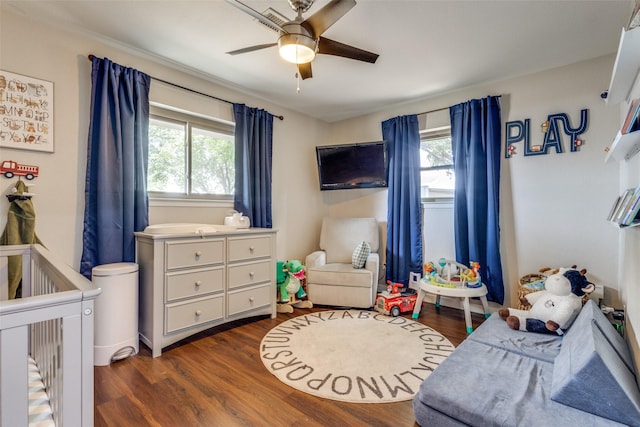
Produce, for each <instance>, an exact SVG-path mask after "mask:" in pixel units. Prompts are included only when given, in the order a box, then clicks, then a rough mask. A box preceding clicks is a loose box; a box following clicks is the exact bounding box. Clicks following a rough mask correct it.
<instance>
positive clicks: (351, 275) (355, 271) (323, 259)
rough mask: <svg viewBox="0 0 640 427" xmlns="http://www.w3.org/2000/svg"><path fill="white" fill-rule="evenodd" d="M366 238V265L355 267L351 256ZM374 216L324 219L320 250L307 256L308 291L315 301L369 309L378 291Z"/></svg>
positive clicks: (378, 243) (376, 232) (378, 266)
mask: <svg viewBox="0 0 640 427" xmlns="http://www.w3.org/2000/svg"><path fill="white" fill-rule="evenodd" d="M363 241H366V242H367V243H369V245H370V247H371V253H370V254H369V256H368V258H367V260H366V262H365V265H364V268H354V267H353V265H352V255H353V252H354V250H355V249H356V247H357V246H358V245H359V244H360V243H361V242H363ZM379 247H380V238H379V230H378V222H377V221H376V219H375V218H329V217H327V218H324V219H323V221H322V230H321V232H320V250H319V251H315V252H313V253H311V254H309V255H308V256H307V257H306V259H305V265H306V267H307V293H308V294H309V299H310V300H311V301H313V303H314V304H322V305H332V306H340V307H357V308H370V307H372V306H373V305H374V302H375V299H376V294H377V292H378V275H379V271H380V257H379V255H378V250H379Z"/></svg>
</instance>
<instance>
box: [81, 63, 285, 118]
mask: <svg viewBox="0 0 640 427" xmlns="http://www.w3.org/2000/svg"><path fill="white" fill-rule="evenodd" d="M88 58H89V61H93V58H96V56H95V55H91V54H90V55H89V56H88ZM149 77H151V78H152V79H153V80H156V81H159V82H160V83H164V84H166V85H169V86H173V87H177V88H178V89H182V90H186V91H187V92H192V93H195V94H198V95H202V96H206V97H207V98H211V99H215V100H216V101H221V102H226V103H227V104H234V102H233V101H229V100H227V99H222V98H218V97H217V96H213V95H209V94H207V93H203V92H199V91H197V90H194V89H189V88H188V87H184V86H180V85H179V84H176V83H171V82H168V81H166V80H162V79H159V78H157V77H153V76H149ZM269 114H271V113H269ZM273 117H275V118H277V119H280V120H284V116H276V115H275V114H274V115H273Z"/></svg>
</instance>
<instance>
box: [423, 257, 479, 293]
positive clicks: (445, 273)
mask: <svg viewBox="0 0 640 427" xmlns="http://www.w3.org/2000/svg"><path fill="white" fill-rule="evenodd" d="M470 265H471V267H467V266H466V265H464V264H460V263H459V262H456V261H452V260H448V259H445V258H440V259H439V260H438V264H437V266H436V265H435V264H434V263H433V262H432V261H429V262H427V263H426V264H424V278H423V279H422V280H425V281H426V280H428V281H429V282H430V283H431V284H433V285H436V286H442V287H445V288H464V287H467V288H478V287H480V286H482V281H481V278H480V264H479V263H478V262H476V261H472V262H471V263H470Z"/></svg>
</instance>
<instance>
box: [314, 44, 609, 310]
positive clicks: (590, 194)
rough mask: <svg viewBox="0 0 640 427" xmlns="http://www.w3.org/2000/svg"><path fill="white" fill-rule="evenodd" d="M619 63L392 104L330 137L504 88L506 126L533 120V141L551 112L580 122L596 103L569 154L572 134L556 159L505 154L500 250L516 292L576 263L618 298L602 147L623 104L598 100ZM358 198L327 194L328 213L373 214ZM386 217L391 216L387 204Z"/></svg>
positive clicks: (346, 136)
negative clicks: (543, 273) (526, 278)
mask: <svg viewBox="0 0 640 427" xmlns="http://www.w3.org/2000/svg"><path fill="white" fill-rule="evenodd" d="M613 61H614V57H613V56H607V57H603V58H598V59H595V60H592V61H587V62H584V63H580V64H574V65H571V66H568V67H563V68H558V69H555V70H551V71H546V72H542V73H537V74H531V75H528V76H524V77H520V78H517V79H511V80H507V81H501V82H496V83H493V84H487V85H482V86H476V87H471V88H465V89H462V90H460V91H457V92H455V93H451V94H448V95H444V96H441V97H438V98H434V99H429V100H424V101H419V102H414V103H411V104H405V105H403V106H400V107H390V108H389V109H388V110H387V111H384V112H379V113H375V114H370V115H368V116H366V117H359V118H356V119H352V120H348V121H344V122H341V123H335V124H333V125H332V127H331V129H330V132H331V133H330V134H331V138H332V139H333V140H335V141H336V142H337V143H338V142H348V141H354V140H356V141H357V140H368V139H379V138H380V137H381V127H380V123H381V122H382V121H384V120H386V119H388V118H390V117H394V116H397V115H402V114H411V113H420V112H423V111H430V110H435V109H439V108H442V107H447V106H450V105H453V104H456V103H459V102H463V101H466V100H468V99H472V98H479V97H485V96H487V95H498V94H501V95H502V98H501V105H502V120H503V122H507V121H512V120H524V119H526V118H530V119H531V123H532V125H531V127H532V129H531V130H532V132H531V141H532V143H534V144H536V143H537V144H540V143H541V142H542V134H541V133H540V131H539V124H540V123H542V122H543V121H545V120H546V118H547V116H548V115H549V114H555V113H567V115H568V116H569V118H570V119H571V125H572V127H574V128H575V127H577V126H578V125H579V120H580V110H581V109H583V108H588V109H589V127H588V130H587V132H586V133H585V134H583V135H581V137H582V138H584V139H585V145H584V146H583V147H582V148H581V149H580V151H579V152H576V153H571V152H569V146H568V143H569V141H568V140H567V138H566V136H565V137H564V141H563V145H564V148H565V152H564V153H562V154H556V153H555V151H554V150H552V151H551V152H550V154H548V155H543V156H531V157H524V156H523V154H522V153H523V152H524V149H523V148H522V147H519V149H518V152H519V153H520V154H518V155H515V156H513V157H512V158H511V159H504V158H503V160H502V177H501V180H502V184H501V187H502V192H501V233H502V248H501V255H502V259H503V268H504V276H505V279H506V283H507V284H509V285H511V288H512V289H511V290H512V291H513V290H515V285H516V284H517V280H518V278H519V277H520V276H522V275H524V274H528V273H534V272H536V271H537V270H538V269H539V268H540V267H543V266H552V267H555V266H569V265H572V264H576V263H577V264H579V265H580V266H581V267H584V268H587V269H588V271H589V277H590V278H591V279H592V280H594V281H596V282H597V283H603V284H605V285H606V286H607V292H606V294H607V295H608V296H609V297H611V298H613V301H612V303H616V304H617V301H618V300H617V298H618V297H617V294H618V277H617V273H616V271H617V253H618V238H619V232H618V230H617V229H615V227H612V226H611V225H610V224H608V223H607V222H606V221H605V220H604V218H606V216H607V213H608V210H609V208H610V206H611V203H612V200H613V199H615V195H616V193H617V191H618V173H619V165H617V164H607V165H605V164H604V152H603V150H604V147H605V146H606V145H607V144H608V142H609V141H610V140H611V139H612V136H613V135H614V134H615V132H616V127H617V125H618V115H619V112H618V110H617V109H616V108H607V107H606V106H605V103H604V102H603V101H602V100H601V99H600V96H599V95H600V92H601V91H602V90H604V89H605V88H607V87H608V84H609V78H610V74H611V69H612V66H613ZM503 133H504V128H503ZM503 138H504V136H503ZM521 145H522V144H521ZM377 196H378V195H377ZM325 200H326V199H325ZM370 200H374V199H373V198H370ZM382 200H386V196H385V195H384V194H380V195H379V196H378V199H377V201H378V202H380V201H382ZM359 201H361V202H362V203H358V204H355V203H354V200H352V199H348V200H339V199H338V198H337V197H335V198H331V199H330V200H328V202H329V205H330V212H331V213H332V214H335V215H347V214H348V213H350V212H351V211H352V210H354V209H356V206H357V209H358V210H359V211H363V210H365V211H366V209H367V206H366V204H365V202H366V201H367V199H365V198H362V199H359ZM376 212H377V211H376ZM381 214H382V215H383V217H382V218H385V216H386V209H385V210H384V211H383V212H381ZM428 244H429V236H425V245H428ZM509 293H510V295H509ZM509 297H511V299H509ZM514 297H515V292H508V293H507V301H506V302H507V303H509V301H511V305H515V304H516V301H515V299H514Z"/></svg>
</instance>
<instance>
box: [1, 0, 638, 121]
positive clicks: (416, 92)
mask: <svg viewBox="0 0 640 427" xmlns="http://www.w3.org/2000/svg"><path fill="white" fill-rule="evenodd" d="M357 1H358V4H357V5H356V6H355V7H354V8H353V9H351V10H350V11H349V12H348V13H347V14H346V15H344V16H343V17H342V19H340V20H339V21H338V22H336V23H335V24H334V25H333V26H332V27H331V28H329V29H328V30H327V31H326V32H325V33H324V34H323V35H324V36H325V37H327V38H330V39H333V40H337V41H340V42H342V43H346V44H349V45H353V46H356V47H359V48H361V49H365V50H368V51H372V52H375V53H378V54H379V55H380V57H379V59H378V61H377V62H376V63H375V64H369V63H364V62H358V61H354V60H350V59H345V58H340V57H334V56H329V55H318V57H316V59H315V60H314V61H313V76H314V77H313V78H312V79H307V80H304V81H300V93H296V84H297V83H296V78H295V73H296V69H295V66H294V65H292V64H289V63H286V62H284V61H283V60H281V59H280V58H279V57H278V54H277V51H276V48H269V49H263V50H259V51H255V52H251V53H246V54H242V55H237V56H231V55H228V54H226V53H225V52H228V51H231V50H236V49H239V48H243V47H247V46H252V45H257V44H264V43H272V42H275V41H276V40H277V36H278V35H277V33H275V32H273V31H271V30H269V29H267V28H266V27H264V26H263V25H262V24H259V23H258V22H257V21H255V20H254V19H253V18H252V17H250V16H249V15H247V14H245V13H243V12H241V11H240V10H238V9H237V8H235V7H234V6H232V5H230V4H229V3H227V2H225V1H223V0H199V1H186V0H182V1H178V0H173V1H171V0H146V1H140V0H137V1H134V0H130V1H116V0H69V1H57V0H31V1H10V0H1V3H2V7H3V8H5V7H6V8H9V9H10V10H12V11H14V12H18V13H24V14H28V15H30V16H31V17H33V18H35V19H39V20H43V21H45V22H47V23H49V24H52V25H56V26H61V27H63V28H66V29H69V30H73V31H79V32H82V33H83V34H92V35H95V36H98V37H100V38H101V39H105V38H106V39H107V40H108V41H109V42H111V43H115V44H116V45H118V46H126V47H128V48H133V49H134V50H136V51H140V52H145V53H150V54H152V55H153V56H155V57H160V58H163V59H167V60H169V61H171V62H172V63H174V64H179V65H180V66H181V67H186V69H190V70H193V71H197V72H199V73H204V74H205V75H207V76H210V77H211V79H212V80H214V81H216V82H218V83H222V84H224V85H227V86H230V87H232V88H243V89H242V90H243V91H245V92H247V93H252V94H254V95H256V96H258V97H261V98H264V99H268V100H269V101H271V102H274V103H276V104H280V105H283V106H285V107H287V108H290V109H293V110H297V111H300V112H303V113H305V114H308V115H310V116H313V117H316V118H319V119H322V120H325V121H328V122H332V121H336V120H340V119H344V118H349V117H354V116H359V115H361V114H365V113H368V112H372V111H376V110H380V109H381V108H384V107H385V106H389V105H391V104H397V103H402V102H407V101H411V100H416V99H420V98H428V97H431V96H435V95H437V94H442V93H445V92H447V91H451V90H455V89H460V88H462V87H465V86H469V85H474V84H479V83H484V82H489V81H496V80H501V79H504V78H509V77H513V76H517V75H524V74H529V73H532V72H536V71H541V70H545V69H550V68H554V67H558V66H562V65H566V64H570V63H574V62H578V61H582V60H586V59H590V58H595V57H598V56H602V55H606V54H609V53H613V52H615V51H616V49H617V47H618V41H619V38H620V31H621V29H622V27H623V26H625V25H626V24H627V23H628V19H629V16H630V14H631V10H632V4H633V0H598V1H595V0H593V1H592V0H534V1H527V0H509V1H507V0H502V1H498V0H493V1H487V0H473V1H458V0H448V1H447V0H440V1H435V0H429V1H426V0H423V1H420V0H357ZM327 2H328V0H316V3H315V4H314V5H313V6H312V7H311V9H310V10H309V11H308V12H306V13H305V14H304V16H305V17H308V16H310V15H311V14H313V13H314V12H316V11H317V10H319V9H320V7H322V6H324V5H325V4H326V3H327ZM244 3H245V4H247V5H248V6H250V7H252V8H253V9H256V10H258V11H260V12H262V11H264V10H266V9H267V8H269V7H271V8H273V9H275V10H276V11H278V12H280V13H281V14H283V15H285V16H286V17H288V18H291V19H293V18H294V17H295V13H294V12H293V10H292V9H291V8H290V6H289V3H288V1H286V0H245V1H244ZM123 65H127V64H123ZM141 71H145V70H141ZM150 74H152V73H150ZM597 89H598V90H600V89H602V88H597ZM214 95H215V94H214Z"/></svg>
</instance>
